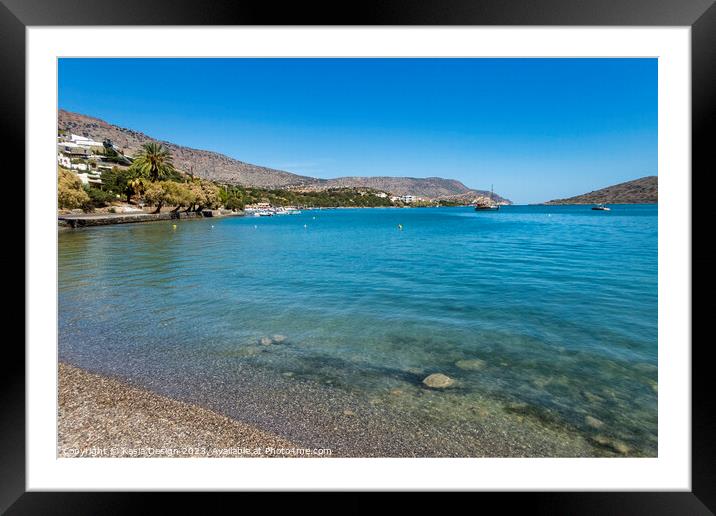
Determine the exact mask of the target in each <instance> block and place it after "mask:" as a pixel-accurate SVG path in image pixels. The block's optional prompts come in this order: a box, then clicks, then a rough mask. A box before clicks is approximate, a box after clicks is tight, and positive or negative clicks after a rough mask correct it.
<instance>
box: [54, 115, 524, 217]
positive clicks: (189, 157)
mask: <svg viewBox="0 0 716 516" xmlns="http://www.w3.org/2000/svg"><path fill="white" fill-rule="evenodd" d="M57 128H58V129H59V130H66V131H70V132H72V133H74V134H78V135H82V136H87V137H90V138H92V139H94V140H97V141H102V140H104V139H109V140H111V141H112V143H114V145H115V146H116V147H117V148H119V149H121V150H122V152H124V154H125V155H127V156H131V155H132V154H134V153H135V152H136V151H137V150H138V149H139V147H140V146H141V145H142V144H143V143H146V142H150V141H160V140H157V139H155V138H152V137H150V136H147V135H146V134H144V133H141V132H139V131H134V130H132V129H127V128H124V127H119V126H116V125H113V124H110V123H108V122H105V121H104V120H100V119H99V118H94V117H91V116H87V115H82V114H79V113H72V112H70V111H66V110H64V109H60V110H59V114H58V120H57ZM160 142H161V143H162V144H164V145H165V146H166V147H167V148H169V150H170V151H171V152H172V154H173V155H174V164H175V165H176V167H177V168H179V169H180V170H183V171H185V172H192V173H193V174H194V175H196V176H198V177H202V178H205V179H210V180H212V181H217V182H220V183H227V184H239V185H243V186H253V187H260V188H297V189H309V190H323V189H327V188H340V187H366V188H373V189H375V190H380V191H384V192H387V193H390V194H392V195H415V196H418V197H425V198H429V199H450V198H464V199H468V200H470V199H471V198H475V197H480V196H485V195H489V192H486V191H484V190H472V189H470V188H468V187H467V186H465V185H464V184H462V183H461V182H460V181H457V180H455V179H443V178H440V177H428V178H414V177H339V178H336V179H318V178H315V177H308V176H302V175H298V174H293V173H291V172H286V171H284V170H277V169H274V168H269V167H262V166H259V165H253V164H251V163H245V162H243V161H239V160H237V159H234V158H231V157H229V156H226V155H224V154H219V153H218V152H212V151H207V150H200V149H192V148H190V147H184V146H182V145H176V144H174V143H171V142H167V141H160ZM494 199H495V201H497V202H503V203H510V201H508V200H507V199H504V198H503V197H500V196H499V195H495V196H494Z"/></svg>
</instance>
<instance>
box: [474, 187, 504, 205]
mask: <svg viewBox="0 0 716 516" xmlns="http://www.w3.org/2000/svg"><path fill="white" fill-rule="evenodd" d="M492 197H493V193H492V185H490V200H489V201H478V202H476V203H475V211H497V210H499V209H500V205H499V204H496V203H495V201H494V200H493V198H492Z"/></svg>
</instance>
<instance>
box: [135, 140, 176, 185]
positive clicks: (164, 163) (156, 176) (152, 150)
mask: <svg viewBox="0 0 716 516" xmlns="http://www.w3.org/2000/svg"><path fill="white" fill-rule="evenodd" d="M131 168H132V169H133V170H134V171H135V172H136V173H137V174H138V175H139V176H142V177H148V178H149V180H150V181H152V182H153V181H160V180H162V179H165V178H166V177H168V176H169V175H170V174H172V173H173V172H174V164H173V163H172V154H171V152H169V150H168V149H167V148H166V147H164V145H162V144H161V143H155V142H150V143H145V144H143V145H142V148H141V149H139V151H138V152H137V154H135V156H134V161H133V162H132V167H131Z"/></svg>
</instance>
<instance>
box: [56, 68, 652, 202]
mask: <svg viewBox="0 0 716 516" xmlns="http://www.w3.org/2000/svg"><path fill="white" fill-rule="evenodd" d="M58 92H59V107H60V108H63V109H67V110H69V111H75V112H79V113H83V114H87V115H91V116H95V117H98V118H102V119H104V120H106V121H108V122H110V123H113V124H117V125H120V126H124V127H129V128H132V129H135V130H138V131H141V132H144V133H146V134H148V135H150V136H152V137H155V138H158V139H162V140H168V141H172V142H175V143H178V144H181V145H187V146H190V147H194V148H199V149H208V150H213V151H217V152H221V153H223V154H226V155H228V156H231V157H234V158H237V159H240V160H242V161H247V162H250V163H255V164H259V165H264V166H270V167H274V168H279V169H283V170H288V171H290V172H295V173H298V174H305V175H310V176H315V177H324V178H330V177H339V176H348V175H388V176H412V177H429V176H440V177H446V178H454V179H458V180H460V181H462V182H463V183H465V184H466V185H467V186H469V187H472V188H480V189H489V188H490V184H494V187H495V192H496V193H499V194H501V195H504V196H506V197H508V198H510V199H512V200H513V201H515V202H516V203H531V202H542V201H546V200H549V199H554V198H558V197H565V196H570V195H576V194H580V193H584V192H587V191H590V190H594V189H597V188H601V187H604V186H608V185H611V184H614V183H618V182H622V181H628V180H630V179H636V178H638V177H642V176H646V175H656V174H657V60H656V59H84V58H83V59H60V61H59V89H58Z"/></svg>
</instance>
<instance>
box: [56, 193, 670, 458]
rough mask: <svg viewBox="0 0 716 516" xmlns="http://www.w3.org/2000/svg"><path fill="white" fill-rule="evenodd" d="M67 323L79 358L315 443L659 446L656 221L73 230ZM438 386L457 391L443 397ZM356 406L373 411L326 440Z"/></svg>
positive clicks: (390, 221)
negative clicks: (369, 434)
mask: <svg viewBox="0 0 716 516" xmlns="http://www.w3.org/2000/svg"><path fill="white" fill-rule="evenodd" d="M398 224H402V225H403V230H402V231H398V229H397V225H398ZM304 225H306V227H304ZM59 315H60V319H59V337H60V340H59V343H60V358H61V359H63V360H66V361H68V362H70V363H73V364H76V365H79V366H82V367H86V368H88V369H91V370H94V371H98V372H104V373H108V374H113V375H116V376H119V377H121V378H125V379H127V380H130V381H133V382H135V383H137V384H139V385H143V386H145V387H149V388H152V389H154V390H156V391H158V392H162V393H165V394H169V395H172V396H176V397H179V398H182V399H187V400H190V401H194V402H200V403H202V404H204V405H207V406H210V407H212V408H216V409H218V410H221V411H223V412H225V413H227V414H229V415H232V416H234V417H238V418H242V419H245V420H250V421H253V422H255V423H257V424H260V425H262V426H265V427H274V428H276V429H277V430H279V431H282V432H283V433H289V434H292V435H293V437H294V438H296V439H299V440H302V441H303V442H310V441H312V440H313V441H315V440H320V441H321V442H322V443H324V445H325V441H326V440H330V439H332V438H333V437H331V436H338V435H343V434H342V433H344V434H345V436H346V437H345V439H352V438H353V437H351V436H352V434H350V432H351V430H350V429H351V428H352V426H351V425H353V426H356V428H358V430H356V433H357V432H358V431H359V430H360V428H359V427H360V426H361V425H363V426H365V425H369V426H370V425H371V424H372V425H373V427H371V428H374V431H375V432H376V433H377V432H388V433H389V432H390V431H392V432H394V435H393V437H392V439H393V441H392V442H393V443H396V442H398V441H397V439H398V437H396V436H397V435H403V434H401V432H405V434H404V435H405V436H407V435H409V436H410V438H407V437H405V439H403V441H401V442H400V446H401V447H402V448H401V449H409V448H411V446H414V447H415V448H414V450H412V452H414V453H413V454H420V453H421V451H422V452H424V450H425V449H424V448H420V445H418V444H416V443H418V442H419V441H421V439H424V440H425V441H426V442H427V440H428V439H431V440H432V441H431V442H432V443H433V444H432V445H437V446H445V447H446V448H445V449H449V450H450V454H452V455H479V454H487V455H489V454H492V453H491V451H490V450H491V449H494V448H495V447H498V448H499V446H500V444H499V442H494V441H497V438H495V437H494V436H493V437H491V438H488V437H481V436H480V435H483V436H484V435H485V432H484V430H485V428H488V427H489V428H490V432H495V431H496V428H497V427H499V429H502V430H505V429H506V431H507V433H508V436H507V437H504V438H502V442H503V443H506V444H505V446H504V450H503V449H500V450H498V451H495V452H494V454H508V455H509V454H515V455H520V454H527V455H530V454H532V455H535V454H539V453H542V452H544V453H552V454H555V455H575V454H576V455H613V454H617V455H624V454H627V455H651V456H653V455H655V454H656V450H657V411H656V400H657V392H656V391H657V207H656V206H614V207H613V210H612V211H611V212H594V211H591V210H590V209H589V207H588V206H529V207H527V206H523V207H520V206H515V207H505V208H504V209H502V210H500V211H499V212H488V213H475V212H474V211H472V210H469V209H466V208H441V209H366V210H331V211H306V212H304V213H303V214H301V215H294V216H285V217H272V218H263V217H262V218H252V217H246V218H228V219H218V220H211V221H202V220H199V221H181V222H179V223H178V227H177V229H176V230H173V229H172V227H171V223H152V224H140V225H127V226H115V227H103V228H96V229H87V230H75V231H68V232H61V233H60V234H59ZM273 336H280V337H284V339H283V340H282V339H281V338H278V339H276V340H277V341H281V342H271V339H272V337H273ZM262 339H264V343H265V344H261V340H262ZM269 342H271V343H269ZM435 372H440V373H443V374H446V375H448V376H450V377H451V378H453V379H455V380H456V383H455V385H454V386H453V387H451V388H450V389H447V390H445V391H432V390H429V389H427V388H425V387H424V386H423V385H422V380H423V379H424V378H425V377H426V376H427V375H429V374H431V373H435ZM286 393H290V395H289V394H286ZM292 396H293V398H292ZM292 399H293V400H294V401H293V402H292V401H291V400H292ZM296 399H302V400H307V403H308V404H310V405H311V407H310V408H302V409H301V410H297V409H296V406H295V400H296ZM277 400H284V401H285V400H288V403H289V405H286V403H284V404H283V405H281V404H279V402H278V401H277ZM345 403H358V404H359V405H360V404H364V405H365V407H366V408H365V410H364V411H363V413H364V415H365V417H361V418H353V420H352V421H351V423H350V424H346V423H345V422H344V421H343V422H340V424H339V425H338V428H340V429H334V428H327V427H324V426H325V425H323V422H325V421H326V420H327V416H326V414H334V413H339V414H342V412H343V409H342V408H340V407H339V406H338V405H340V404H345ZM259 406H260V407H263V408H257V407H259ZM361 406H362V405H361ZM349 412H350V411H349ZM300 418H303V424H301V421H300ZM306 421H313V423H312V424H311V425H309V424H308V423H306ZM416 421H417V423H416ZM331 424H332V423H331ZM490 425H493V426H490ZM390 427H392V428H393V430H386V428H390ZM478 429H480V430H483V432H482V434H480V432H478ZM346 432H347V433H346ZM421 432H422V433H421ZM451 432H459V437H460V439H457V440H459V441H461V442H460V443H456V442H455V440H456V436H455V435H453V434H452V433H451ZM538 434H539V435H538ZM441 436H442V437H441ZM373 437H374V438H375V439H378V441H379V442H382V441H380V438H378V437H376V436H373ZM382 438H383V440H384V441H385V442H386V443H387V442H389V441H390V439H391V438H390V437H387V436H383V437H382ZM335 439H338V437H335ZM441 439H442V440H444V441H446V442H441ZM480 439H483V441H482V442H480ZM447 440H450V443H447ZM488 441H489V443H490V445H491V446H492V448H484V443H485V442H488ZM329 444H330V443H329ZM339 444H340V443H339ZM342 444H343V445H344V446H347V445H346V444H345V443H342ZM432 445H431V446H432ZM386 446H388V445H386ZM396 446H398V445H397V444H396ZM483 448H484V449H483ZM376 453H378V452H376ZM384 453H392V452H391V451H390V450H388V451H387V452H384ZM425 453H428V454H429V452H425ZM396 454H400V452H396ZM407 454H411V452H410V451H408V452H407Z"/></svg>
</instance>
